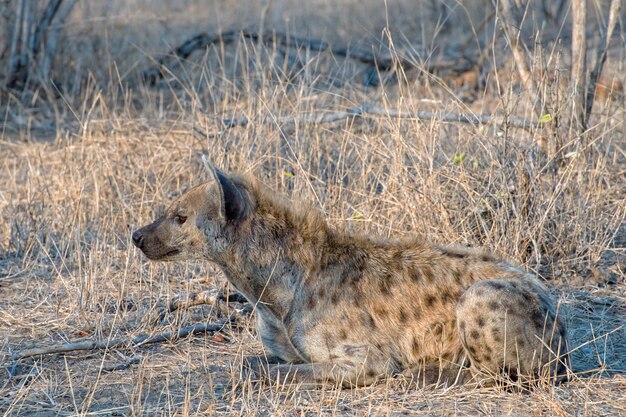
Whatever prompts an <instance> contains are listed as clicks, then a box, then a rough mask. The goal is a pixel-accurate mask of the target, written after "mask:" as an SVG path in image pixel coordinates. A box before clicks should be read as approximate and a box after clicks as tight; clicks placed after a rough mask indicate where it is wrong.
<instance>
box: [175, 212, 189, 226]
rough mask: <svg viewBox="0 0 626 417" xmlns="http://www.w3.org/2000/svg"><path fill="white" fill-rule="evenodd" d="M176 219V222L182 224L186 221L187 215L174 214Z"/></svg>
mask: <svg viewBox="0 0 626 417" xmlns="http://www.w3.org/2000/svg"><path fill="white" fill-rule="evenodd" d="M176 221H178V224H183V223H185V222H186V221H187V216H183V215H182V214H178V215H176Z"/></svg>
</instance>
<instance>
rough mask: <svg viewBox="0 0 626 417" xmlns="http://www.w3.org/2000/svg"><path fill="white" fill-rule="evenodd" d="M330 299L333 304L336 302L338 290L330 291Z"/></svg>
mask: <svg viewBox="0 0 626 417" xmlns="http://www.w3.org/2000/svg"><path fill="white" fill-rule="evenodd" d="M330 301H331V302H332V303H333V304H337V302H338V301H339V292H337V291H335V292H334V293H332V295H331V296H330Z"/></svg>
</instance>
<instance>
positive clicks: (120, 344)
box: [11, 318, 231, 361]
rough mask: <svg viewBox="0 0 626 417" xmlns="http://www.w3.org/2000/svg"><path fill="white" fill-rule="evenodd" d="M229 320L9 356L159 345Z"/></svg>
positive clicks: (218, 326)
mask: <svg viewBox="0 0 626 417" xmlns="http://www.w3.org/2000/svg"><path fill="white" fill-rule="evenodd" d="M230 321H231V318H228V319H226V320H220V321H219V322H217V323H206V324H197V325H194V326H186V327H181V328H180V329H178V330H176V331H174V332H163V333H161V334H158V335H154V336H147V335H141V336H137V337H134V338H132V339H127V338H120V339H110V340H101V341H90V340H87V341H82V342H74V343H63V344H61V345H55V346H47V347H35V348H31V349H24V350H21V351H18V352H16V353H14V354H13V355H11V359H12V360H13V361H16V360H19V359H24V358H28V357H31V356H41V355H50V354H53V353H67V352H75V351H79V350H98V349H129V348H132V347H137V346H141V345H147V344H150V343H161V342H166V341H173V340H177V339H180V338H183V337H187V336H189V335H192V334H198V333H207V332H219V331H222V330H223V329H224V326H225V325H226V323H228V322H230Z"/></svg>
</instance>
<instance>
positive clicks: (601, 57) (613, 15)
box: [585, 0, 621, 120]
mask: <svg viewBox="0 0 626 417" xmlns="http://www.w3.org/2000/svg"><path fill="white" fill-rule="evenodd" d="M620 8H621V1H620V0H611V7H610V9H609V22H608V24H607V27H606V31H605V32H604V36H603V37H602V42H601V43H600V49H599V50H598V56H597V57H596V63H595V65H594V67H593V70H592V71H591V75H590V77H589V85H588V86H587V99H586V102H585V120H589V116H591V109H592V108H593V101H594V99H595V95H596V84H597V83H598V79H599V78H600V74H601V73H602V68H603V66H604V62H605V61H606V57H607V51H608V48H609V43H610V42H611V36H613V30H615V25H616V23H617V18H618V16H619V11H620Z"/></svg>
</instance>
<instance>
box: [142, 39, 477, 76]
mask: <svg viewBox="0 0 626 417" xmlns="http://www.w3.org/2000/svg"><path fill="white" fill-rule="evenodd" d="M239 39H249V40H251V41H255V42H257V43H265V44H276V45H280V46H282V47H286V48H294V49H309V50H311V51H315V52H320V53H321V52H330V53H332V54H333V55H336V56H342V57H346V58H349V59H354V60H357V61H360V62H363V63H365V64H369V65H372V66H374V67H376V68H377V69H378V70H380V71H390V70H392V69H393V68H395V67H396V66H400V67H402V68H404V69H409V68H422V69H425V70H426V71H428V72H434V71H440V70H445V69H452V68H456V67H459V66H460V65H462V66H463V68H465V67H466V66H467V65H464V63H463V62H461V63H459V62H457V60H446V59H440V60H428V61H427V62H419V60H417V59H415V58H414V57H412V56H403V55H401V54H397V53H395V54H393V55H392V54H389V56H383V55H380V54H376V53H374V52H370V51H365V50H362V49H357V48H349V47H338V46H333V45H331V44H330V43H328V42H325V41H322V40H318V39H309V38H302V37H298V36H291V35H287V34H285V33H280V32H270V33H257V32H249V31H238V30H233V31H227V32H222V33H217V34H214V35H210V34H208V33H206V32H203V33H200V34H198V35H195V36H193V37H191V38H189V39H188V40H186V41H185V42H183V43H182V44H181V45H180V46H178V47H177V48H175V49H174V50H173V51H172V52H171V53H170V54H168V55H166V56H164V57H162V58H160V59H159V60H158V61H157V65H155V66H154V67H152V68H150V69H148V70H147V71H145V72H144V74H143V78H144V80H145V81H146V82H147V83H149V84H151V85H154V84H155V83H156V82H157V81H158V80H160V79H162V78H163V77H164V73H163V71H166V70H167V67H168V64H171V63H175V62H178V61H181V60H184V59H186V58H188V57H189V56H190V55H191V54H192V53H193V52H195V51H198V50H203V49H206V48H208V47H209V46H211V45H214V44H218V43H224V44H226V43H231V42H235V41H238V40H239Z"/></svg>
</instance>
